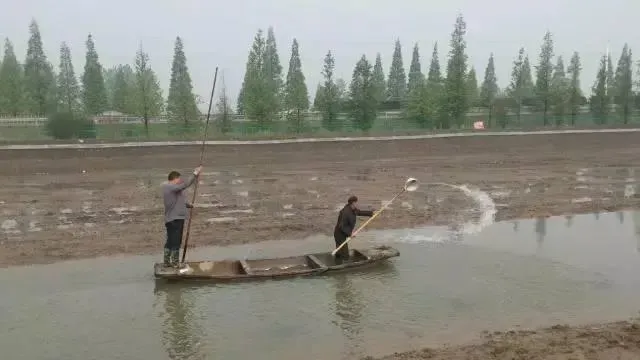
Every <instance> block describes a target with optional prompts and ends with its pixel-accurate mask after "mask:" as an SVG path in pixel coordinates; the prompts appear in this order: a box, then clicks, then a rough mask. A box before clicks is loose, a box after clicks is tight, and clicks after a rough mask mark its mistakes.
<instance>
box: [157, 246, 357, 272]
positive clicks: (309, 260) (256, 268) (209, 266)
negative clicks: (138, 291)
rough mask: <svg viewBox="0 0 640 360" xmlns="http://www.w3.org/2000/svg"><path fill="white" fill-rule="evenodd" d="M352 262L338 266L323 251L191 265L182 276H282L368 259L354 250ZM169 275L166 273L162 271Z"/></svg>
mask: <svg viewBox="0 0 640 360" xmlns="http://www.w3.org/2000/svg"><path fill="white" fill-rule="evenodd" d="M350 252H351V258H350V259H349V260H348V262H344V263H336V259H335V258H334V256H333V255H332V254H331V252H323V253H316V254H309V255H302V256H291V257H284V258H274V259H255V260H219V261H198V262H189V263H188V265H189V266H188V268H187V269H186V270H184V272H183V271H180V273H181V274H184V275H189V276H203V277H205V276H206V277H210V276H215V277H238V276H278V275H285V274H286V275H293V274H304V273H311V272H314V271H319V270H322V269H326V268H327V267H332V266H337V265H341V264H346V263H354V262H360V261H365V260H367V259H368V258H367V257H366V256H365V255H363V254H362V253H361V252H359V251H358V250H355V249H353V250H351V251H350ZM162 272H165V271H162ZM166 272H167V273H175V272H176V270H175V269H167V271H166Z"/></svg>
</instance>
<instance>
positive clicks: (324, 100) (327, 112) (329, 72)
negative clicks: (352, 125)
mask: <svg viewBox="0 0 640 360" xmlns="http://www.w3.org/2000/svg"><path fill="white" fill-rule="evenodd" d="M334 72H335V59H334V58H333V54H331V51H329V52H327V55H326V56H325V57H324V66H323V68H322V76H323V77H324V84H323V86H322V97H321V101H320V104H321V106H320V111H321V112H322V126H323V127H324V128H325V129H327V130H329V131H335V130H338V129H340V128H341V124H340V122H339V119H338V113H339V111H340V94H339V93H338V87H337V85H336V82H335V73H334Z"/></svg>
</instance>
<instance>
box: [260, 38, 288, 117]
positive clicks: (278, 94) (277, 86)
mask: <svg viewBox="0 0 640 360" xmlns="http://www.w3.org/2000/svg"><path fill="white" fill-rule="evenodd" d="M263 64H264V78H265V80H266V82H267V83H266V86H267V89H268V90H267V92H266V93H265V94H263V96H264V97H265V101H266V105H267V107H268V111H269V116H270V118H271V119H273V118H275V117H276V116H277V114H278V113H279V112H280V111H281V110H282V105H283V99H284V96H283V93H284V81H283V80H282V65H281V64H280V56H279V55H278V47H277V45H276V36H275V33H274V31H273V27H269V29H268V31H267V40H266V43H265V48H264V61H263Z"/></svg>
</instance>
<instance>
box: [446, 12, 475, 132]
mask: <svg viewBox="0 0 640 360" xmlns="http://www.w3.org/2000/svg"><path fill="white" fill-rule="evenodd" d="M466 32H467V25H466V23H465V22H464V19H463V17H462V15H458V17H457V18H456V23H455V26H454V30H453V33H452V34H451V43H450V46H451V49H450V50H449V61H448V62H447V78H446V80H445V101H446V108H447V115H448V118H449V121H452V122H455V124H456V125H457V126H458V127H460V126H462V124H463V123H464V120H465V117H466V114H467V111H468V110H469V101H468V95H467V54H466V53H465V50H466V47H467V43H466V41H465V40H464V36H465V34H466ZM446 125H447V126H448V127H449V126H450V123H448V124H446Z"/></svg>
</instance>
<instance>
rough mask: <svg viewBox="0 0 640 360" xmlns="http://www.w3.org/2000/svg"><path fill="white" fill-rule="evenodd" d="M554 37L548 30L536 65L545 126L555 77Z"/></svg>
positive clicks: (536, 90) (537, 92) (538, 93)
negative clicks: (553, 61)
mask: <svg viewBox="0 0 640 360" xmlns="http://www.w3.org/2000/svg"><path fill="white" fill-rule="evenodd" d="M552 59H553V39H552V38H551V33H550V32H549V31H547V32H546V33H545V35H544V39H543V40H542V47H541V48H540V57H539V62H538V66H536V86H535V93H536V100H537V103H538V106H539V107H540V108H541V109H542V120H543V124H544V126H547V125H549V119H548V112H549V109H550V107H551V106H550V105H551V104H550V103H551V78H552V77H553V64H552V62H551V61H552Z"/></svg>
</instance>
